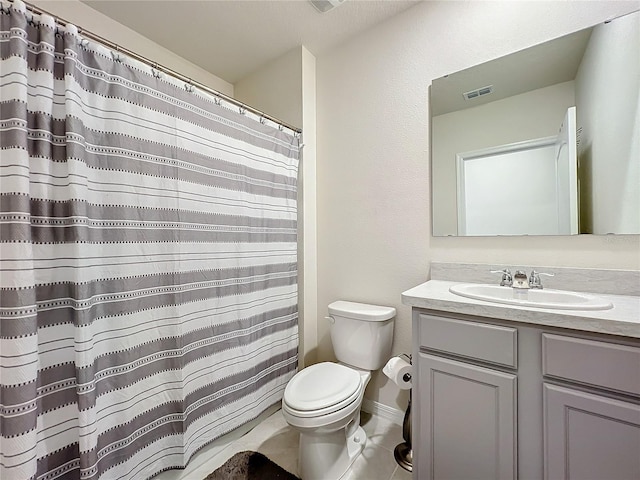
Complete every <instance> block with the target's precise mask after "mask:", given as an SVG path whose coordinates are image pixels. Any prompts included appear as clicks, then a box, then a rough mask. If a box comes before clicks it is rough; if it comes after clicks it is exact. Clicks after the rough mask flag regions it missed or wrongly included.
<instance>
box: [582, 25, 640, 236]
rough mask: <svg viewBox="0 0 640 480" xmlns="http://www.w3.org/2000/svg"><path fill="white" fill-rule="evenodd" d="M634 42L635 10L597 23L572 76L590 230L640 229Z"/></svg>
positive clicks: (637, 36) (639, 73) (639, 84)
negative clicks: (612, 53)
mask: <svg viewBox="0 0 640 480" xmlns="http://www.w3.org/2000/svg"><path fill="white" fill-rule="evenodd" d="M638 45H640V13H635V14H633V15H628V16H626V17H623V18H618V19H616V20H615V21H614V22H611V23H608V24H603V25H599V26H598V27H596V28H595V29H594V31H593V33H592V34H591V38H590V39H589V44H588V46H587V49H586V51H585V55H584V57H583V60H582V63H581V64H580V68H579V69H578V74H577V76H576V82H575V83H576V99H577V101H578V105H579V108H578V125H581V126H582V127H583V130H582V136H581V143H580V152H581V155H580V164H581V169H582V171H583V172H587V173H586V175H583V176H582V179H581V180H582V183H583V184H584V185H585V187H590V188H585V189H584V191H583V196H582V198H584V200H585V204H586V205H588V206H590V207H591V208H589V209H588V210H587V213H588V214H590V215H585V216H582V221H583V222H584V224H585V226H586V227H588V228H589V230H588V231H589V232H592V233H600V234H603V233H609V232H638V231H640V212H639V211H638V210H639V205H640V167H639V165H640V161H639V159H640V58H639V57H638ZM614 49H615V51H616V54H615V55H611V54H610V52H611V51H613V50H614ZM596 65H597V66H598V68H596ZM621 112H623V113H622V114H621ZM620 205H623V207H622V208H620Z"/></svg>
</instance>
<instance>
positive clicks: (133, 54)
mask: <svg viewBox="0 0 640 480" xmlns="http://www.w3.org/2000/svg"><path fill="white" fill-rule="evenodd" d="M23 3H24V4H25V5H26V6H27V8H28V9H29V10H31V11H32V12H33V13H35V14H37V15H42V14H45V15H49V16H51V17H53V18H54V19H55V21H56V22H57V23H59V24H60V25H62V26H63V27H66V26H67V24H72V25H75V24H74V23H73V22H69V21H68V20H65V19H63V18H60V17H59V16H57V15H54V14H53V13H50V12H47V11H46V10H44V9H42V8H39V7H36V6H35V5H32V4H30V3H29V2H25V1H24V0H23ZM75 26H76V27H77V28H78V33H79V34H80V35H82V36H83V37H85V38H88V39H90V40H93V41H95V42H98V43H101V44H102V45H104V46H106V47H108V48H111V49H114V50H116V52H118V53H123V54H125V55H128V56H130V57H132V58H134V59H135V60H138V61H139V62H142V63H144V64H146V65H148V66H150V67H152V68H154V69H156V70H159V71H161V72H163V73H166V74H168V75H171V76H173V77H176V78H177V79H179V80H182V81H183V82H187V83H188V84H189V85H193V86H194V87H198V88H199V89H200V90H203V91H205V92H207V93H209V94H211V95H213V96H215V97H219V98H221V99H222V100H224V101H226V102H229V103H231V104H232V105H235V106H237V107H239V108H241V109H244V110H247V111H249V112H251V113H254V114H256V115H258V116H260V117H263V118H265V119H267V120H270V121H272V122H274V123H276V124H278V125H282V126H283V127H285V128H288V129H289V130H292V131H293V132H295V133H302V130H301V129H300V128H298V127H294V126H293V125H289V124H288V123H286V122H283V121H282V120H279V119H277V118H276V117H273V116H271V115H269V114H268V113H265V112H263V111H261V110H258V109H257V108H254V107H252V106H251V105H247V104H246V103H242V102H240V101H238V100H236V99H235V98H233V97H230V96H228V95H225V94H224V93H222V92H219V91H217V90H214V89H213V88H211V87H208V86H206V85H205V84H203V83H200V82H198V81H196V80H193V79H192V78H189V77H187V76H186V75H183V74H181V73H180V72H176V71H175V70H173V69H171V68H169V67H165V66H164V65H161V64H159V63H157V62H154V61H152V60H149V59H148V58H146V57H143V56H142V55H139V54H137V53H136V52H133V51H131V50H129V49H127V48H124V47H121V46H120V45H118V44H117V43H115V42H112V41H111V40H107V39H106V38H104V37H101V36H100V35H97V34H95V33H93V32H90V31H88V30H85V29H84V28H81V27H78V26H77V25H75Z"/></svg>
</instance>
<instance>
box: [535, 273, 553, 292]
mask: <svg viewBox="0 0 640 480" xmlns="http://www.w3.org/2000/svg"><path fill="white" fill-rule="evenodd" d="M540 275H544V276H546V277H555V274H553V273H545V272H536V271H535V270H531V275H529V285H530V286H531V288H539V289H542V281H541V280H540Z"/></svg>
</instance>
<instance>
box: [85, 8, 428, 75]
mask: <svg viewBox="0 0 640 480" xmlns="http://www.w3.org/2000/svg"><path fill="white" fill-rule="evenodd" d="M82 2H83V3H85V4H87V5H89V6H90V7H92V8H94V9H95V10H98V11H99V12H101V13H103V14H105V15H107V16H108V17H110V18H112V19H114V20H116V21H117V22H119V23H121V24H123V25H126V26H127V27H129V28H131V29H133V30H135V31H137V32H138V33H140V34H142V35H144V36H145V37H147V38H149V39H151V40H153V41H154V42H156V43H158V44H160V45H161V46H163V47H165V48H167V49H169V50H171V51H172V52H174V53H176V54H178V55H180V56H181V57H183V58H185V59H187V60H189V61H191V62H192V63H195V64H197V65H198V66H200V67H201V68H204V69H205V70H207V71H209V72H211V73H213V74H214V75H216V76H218V77H220V78H222V79H223V80H226V81H227V82H229V83H232V84H233V83H235V82H237V81H238V80H240V79H242V78H243V77H244V76H246V75H247V74H249V73H251V72H253V71H254V70H256V69H257V68H259V67H261V66H262V65H264V64H266V63H268V62H269V61H271V60H273V59H276V58H278V57H280V56H281V55H283V54H284V53H286V52H288V51H290V50H291V49H293V48H295V47H297V46H299V45H304V46H305V47H306V48H307V49H308V50H309V51H310V52H311V53H313V54H314V55H316V56H318V55H320V54H322V53H324V52H325V51H328V50H330V49H331V48H334V47H336V46H337V45H339V44H340V43H342V42H344V41H346V40H347V39H349V38H351V37H353V36H355V35H357V34H358V33H360V32H362V31H364V30H366V29H368V28H370V27H372V26H374V25H376V24H379V23H381V22H383V21H384V20H386V19H388V18H390V17H392V16H394V15H397V14H398V13H400V12H402V11H404V10H406V9H408V8H409V7H411V6H413V5H415V4H417V3H420V2H419V1H416V0H411V1H407V0H386V1H381V0H347V1H345V2H344V3H343V4H342V5H339V6H338V7H336V8H334V9H333V10H330V11H328V12H326V13H319V12H318V11H317V10H316V9H315V8H314V7H313V6H312V5H311V3H309V2H308V1H306V0H215V1H212V0H208V1H207V0H202V1H193V0H171V1H165V0H154V1H148V0H128V1H118V0H82Z"/></svg>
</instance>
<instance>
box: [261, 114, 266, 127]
mask: <svg viewBox="0 0 640 480" xmlns="http://www.w3.org/2000/svg"><path fill="white" fill-rule="evenodd" d="M260 123H261V124H262V125H264V124H265V123H266V119H265V118H264V115H260Z"/></svg>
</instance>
